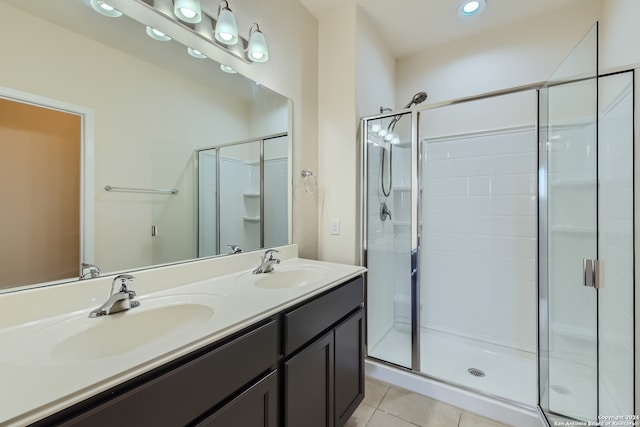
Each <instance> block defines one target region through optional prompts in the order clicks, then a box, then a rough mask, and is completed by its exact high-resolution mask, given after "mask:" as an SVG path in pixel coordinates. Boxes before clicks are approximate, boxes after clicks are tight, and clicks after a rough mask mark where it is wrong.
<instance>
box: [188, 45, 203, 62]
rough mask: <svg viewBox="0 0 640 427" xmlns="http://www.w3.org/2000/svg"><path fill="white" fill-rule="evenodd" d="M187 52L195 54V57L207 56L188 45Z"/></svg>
mask: <svg viewBox="0 0 640 427" xmlns="http://www.w3.org/2000/svg"><path fill="white" fill-rule="evenodd" d="M187 52H189V55H191V56H193V57H194V58H198V59H204V58H206V57H207V55H205V54H204V53H202V52H200V51H199V50H197V49H194V48H192V47H187Z"/></svg>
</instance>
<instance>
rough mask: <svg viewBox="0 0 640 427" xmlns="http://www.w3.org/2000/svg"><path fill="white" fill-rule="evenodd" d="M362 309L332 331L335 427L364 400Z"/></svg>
mask: <svg viewBox="0 0 640 427" xmlns="http://www.w3.org/2000/svg"><path fill="white" fill-rule="evenodd" d="M363 312H364V309H362V308H361V309H360V310H358V311H357V312H356V313H354V314H352V315H351V316H349V317H348V318H347V319H345V320H344V321H343V322H342V323H340V324H339V325H338V326H336V328H335V329H334V345H335V389H334V390H335V417H336V419H335V425H336V427H342V426H343V425H344V424H345V423H346V422H347V420H348V419H349V417H350V416H351V415H352V414H353V412H354V411H355V410H356V408H357V407H358V405H359V404H360V402H362V399H363V398H364V317H363Z"/></svg>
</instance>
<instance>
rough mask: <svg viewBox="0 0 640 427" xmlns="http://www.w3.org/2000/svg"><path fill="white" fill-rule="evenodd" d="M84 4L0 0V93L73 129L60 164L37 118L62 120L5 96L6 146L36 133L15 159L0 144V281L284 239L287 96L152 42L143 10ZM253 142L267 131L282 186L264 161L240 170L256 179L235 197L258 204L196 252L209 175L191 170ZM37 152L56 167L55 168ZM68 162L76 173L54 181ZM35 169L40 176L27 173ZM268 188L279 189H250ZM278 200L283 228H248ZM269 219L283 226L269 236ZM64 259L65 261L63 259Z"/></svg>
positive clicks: (176, 47)
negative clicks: (72, 144) (224, 235)
mask: <svg viewBox="0 0 640 427" xmlns="http://www.w3.org/2000/svg"><path fill="white" fill-rule="evenodd" d="M88 3H89V2H88V0H86V1H85V0H55V1H52V0H0V25H1V28H2V30H1V32H2V33H1V34H2V37H0V54H1V55H2V58H3V66H2V67H0V99H2V100H4V101H10V103H11V102H13V103H14V104H20V106H21V107H35V108H36V109H41V110H42V109H44V110H52V111H54V112H55V113H61V114H62V115H63V116H71V120H70V122H73V124H70V125H69V126H75V128H72V131H71V132H72V133H73V132H75V133H76V136H78V138H79V139H80V142H79V143H78V144H79V147H78V149H77V152H76V153H75V154H73V155H72V156H71V158H73V159H75V160H73V161H72V163H73V164H74V167H75V169H74V168H71V167H66V166H61V165H62V163H61V159H60V158H61V157H64V156H67V155H64V154H61V152H59V151H55V150H54V151H48V147H49V146H50V144H51V141H48V140H44V139H42V138H40V136H41V135H42V134H43V133H44V132H48V131H46V130H43V129H42V127H41V126H40V124H42V123H48V122H51V123H56V124H58V123H61V122H62V119H58V118H52V119H50V120H45V119H40V118H35V117H36V116H26V117H23V118H22V119H19V120H17V119H14V118H11V117H12V116H10V115H8V113H6V111H7V110H6V109H4V108H3V107H2V105H0V116H1V117H5V120H2V123H0V126H5V127H6V128H7V130H6V131H5V132H3V131H2V130H0V150H7V149H9V148H11V147H15V146H16V145H17V144H16V142H15V141H16V138H17V137H18V136H24V135H27V140H34V139H35V140H38V141H39V142H40V145H36V146H34V147H33V148H30V149H27V150H22V151H18V152H17V153H16V154H15V156H16V159H17V160H16V159H14V160H8V157H7V156H4V155H2V154H0V157H2V158H3V159H4V160H0V169H1V168H5V169H6V170H7V171H8V172H7V173H5V175H2V177H3V179H10V180H11V183H10V185H8V184H9V183H8V182H5V183H4V184H3V187H2V188H9V187H10V188H13V190H12V192H11V193H9V192H7V190H2V192H3V195H2V198H3V205H4V206H3V207H4V209H0V224H2V225H1V226H0V227H1V228H0V233H2V235H3V238H2V242H1V243H0V263H2V264H1V265H0V290H15V289H20V287H23V286H25V285H32V284H34V283H38V284H41V283H47V284H49V283H61V282H66V281H69V280H77V279H78V278H79V276H80V275H81V274H82V272H83V270H82V269H81V263H83V262H85V263H91V264H95V265H97V266H98V267H99V269H100V270H101V274H103V275H104V274H106V273H112V272H118V271H126V270H132V269H139V268H144V267H148V266H153V265H158V264H166V263H173V262H180V261H185V260H191V259H194V258H198V257H199V256H211V255H216V254H226V253H231V252H232V251H233V250H232V249H231V248H228V247H227V246H226V244H227V243H231V240H234V239H235V240H237V241H234V242H233V243H234V244H235V245H237V246H240V248H241V249H244V248H242V244H243V243H246V242H250V245H251V248H247V249H256V248H258V247H264V246H269V243H270V242H277V243H278V244H281V243H289V242H291V186H290V184H289V183H290V182H291V162H290V158H291V136H290V129H291V123H290V110H291V105H290V101H289V100H288V99H286V98H285V97H283V96H281V95H279V94H277V93H275V92H273V91H271V90H270V89H268V88H265V87H264V86H262V85H260V84H258V83H256V82H254V81H251V80H249V79H247V78H245V77H244V76H242V75H240V74H237V73H227V72H223V71H222V70H221V67H220V64H218V63H216V62H214V61H212V60H210V59H207V58H204V59H196V58H194V57H192V56H190V55H189V54H188V53H187V47H186V46H183V45H181V44H179V43H177V42H175V41H166V42H161V41H156V40H152V39H151V38H150V37H148V36H147V35H146V32H145V26H144V25H143V24H141V23H140V22H137V21H134V20H132V19H130V18H128V17H126V16H122V17H119V18H108V17H105V16H102V15H100V14H98V13H96V12H95V11H94V10H93V9H92V8H91V7H90V6H89V5H88ZM254 66H259V64H254ZM14 101H15V102H14ZM7 108H8V109H11V106H10V105H9V106H7ZM25 114H31V113H28V112H27V113H25ZM1 117H0V118H1ZM73 117H76V118H77V120H73ZM73 129H76V130H73ZM29 135H31V137H29ZM56 138H57V137H56ZM54 139H55V138H54ZM283 140H284V141H285V142H284V145H283V143H282V141H283ZM249 141H262V149H261V151H262V156H263V159H262V161H263V162H264V161H265V160H266V161H270V157H269V156H271V157H273V155H271V154H268V153H270V152H277V153H279V154H278V159H279V160H280V161H281V162H284V164H285V166H284V168H285V171H286V172H285V173H286V179H285V180H284V184H283V183H282V179H281V181H280V183H279V184H277V185H273V184H269V183H268V182H263V180H264V181H268V180H269V179H272V178H270V175H269V173H267V175H266V176H265V175H264V172H265V171H264V169H265V168H264V166H263V167H261V168H258V171H260V169H263V170H262V172H261V173H260V174H259V175H260V176H259V177H258V182H256V181H255V179H256V177H255V176H253V177H247V179H246V180H245V181H246V182H249V183H251V185H252V186H253V189H252V190H250V191H247V190H245V191H244V192H243V194H244V195H243V196H241V197H244V199H246V200H244V202H243V203H245V204H249V205H250V204H251V203H255V201H253V197H256V199H258V200H260V203H262V206H263V207H262V208H261V209H258V210H255V209H256V207H255V206H248V209H253V210H254V212H253V213H251V214H247V213H246V212H244V213H243V212H241V210H238V214H237V215H241V216H242V218H239V220H238V218H235V219H234V220H229V221H230V222H233V223H237V224H240V226H239V227H243V228H239V229H237V230H235V232H236V235H235V237H231V238H229V239H227V240H229V242H226V241H222V242H217V243H213V244H209V246H212V245H213V246H215V247H216V249H215V250H202V248H203V247H205V246H207V245H206V244H204V242H203V241H202V239H204V238H206V236H207V233H204V232H202V230H200V228H201V227H202V224H203V221H202V218H199V215H200V216H202V215H203V212H207V211H206V209H204V210H203V209H202V206H199V203H200V204H201V203H202V201H201V200H199V199H200V198H199V196H198V192H199V188H200V189H201V188H202V187H203V186H206V185H207V182H206V181H202V174H201V173H199V171H198V166H199V161H198V158H199V156H200V153H202V152H203V151H204V150H209V149H212V148H215V147H227V148H225V149H224V152H231V151H232V150H231V148H229V147H232V146H235V145H236V144H241V143H246V142H249ZM272 141H273V145H270V144H271V142H272ZM276 141H277V144H278V145H277V146H276V145H275V144H276ZM20 146H21V147H22V143H20ZM283 147H284V148H283ZM220 152H223V149H222V148H220ZM247 152H248V151H247ZM3 153H4V152H3ZM265 154H266V157H264V156H265ZM74 156H75V157H74ZM258 156H260V154H258ZM67 157H68V156H67ZM227 157H235V160H237V161H240V162H244V163H246V164H256V163H255V161H253V160H251V161H247V160H246V159H245V160H243V159H242V158H241V156H240V157H238V156H236V155H234V156H227ZM36 159H39V160H40V161H41V162H43V163H40V166H39V164H38V162H36V161H35V160H36ZM3 161H4V163H3ZM257 161H258V162H260V159H258V160H257ZM78 162H79V163H80V164H79V165H78ZM252 162H253V163H252ZM42 164H53V165H55V166H56V167H55V168H54V169H52V170H51V171H49V170H46V169H45V168H43V167H42ZM9 166H12V167H13V169H11V168H9ZM254 169H255V168H254ZM242 170H245V169H242ZM246 170H249V169H246ZM19 171H21V172H22V173H18V172H19ZM70 171H71V172H70ZM267 171H268V168H267ZM63 172H67V173H71V174H76V175H75V176H77V175H78V174H79V175H80V176H79V177H78V179H76V180H75V181H74V180H73V179H71V180H70V181H64V180H62V179H58V175H60V174H61V173H63ZM247 173H253V174H254V175H255V174H256V173H257V172H247ZM7 174H9V175H7ZM38 175H39V176H40V177H41V180H40V181H36V180H34V179H32V178H33V177H34V176H38ZM249 178H250V179H249ZM280 178H282V174H280ZM212 185H213V188H217V189H218V190H217V191H219V192H222V191H223V188H224V189H226V190H228V186H224V185H223V186H222V188H221V187H220V184H215V183H214V184H212ZM107 186H109V187H110V189H111V191H108V190H107V189H105V188H106V187H107ZM216 186H217V187H216ZM265 187H266V188H267V189H270V190H272V189H273V188H276V187H277V188H280V189H281V191H280V192H278V194H273V193H274V191H264V192H263V194H261V195H260V197H258V196H256V195H255V194H256V193H259V192H260V191H263V190H261V189H264V188H265ZM147 190H150V191H147ZM156 190H160V191H156ZM165 190H169V191H165ZM272 198H273V199H274V200H276V202H275V204H277V205H278V206H280V207H284V212H283V213H282V212H279V213H278V215H277V226H276V225H273V226H269V227H266V228H267V230H265V225H264V224H262V225H258V229H261V233H262V236H260V234H258V236H259V237H257V240H256V237H255V228H256V225H257V224H259V220H260V219H259V218H258V215H259V213H261V212H262V213H263V215H265V216H267V214H266V213H265V211H264V206H265V205H266V206H272V205H273V203H272V202H271V199H272ZM37 201H40V205H38V203H36V202H37ZM216 201H217V202H218V203H220V205H219V206H217V208H216V212H224V213H225V215H230V213H231V212H235V208H234V210H232V209H225V206H224V203H225V198H224V197H217V199H216ZM14 202H15V203H14ZM18 202H20V203H23V209H24V212H22V213H20V211H19V210H18V206H19V205H20V203H18ZM74 203H75V205H74ZM9 206H12V208H11V209H9ZM55 206H58V207H57V208H55ZM73 206H77V209H76V208H75V207H73ZM245 207H247V206H245ZM8 211H15V212H14V213H13V216H12V217H11V219H6V217H5V216H4V214H6V213H7V212H8ZM245 211H246V209H245ZM267 211H269V209H267ZM16 212H17V213H16ZM35 213H38V214H39V215H35ZM63 217H64V218H69V217H73V218H72V219H73V220H74V221H76V223H75V224H76V225H73V224H74V223H73V222H72V223H71V224H72V225H65V226H61V225H60V223H59V220H60V218H63ZM34 218H35V219H34ZM243 218H244V221H243ZM48 219H50V220H51V222H50V223H46V220H48ZM274 224H275V223H274ZM67 229H68V230H67ZM60 230H67V231H64V232H62V234H63V237H62V239H59V240H56V241H53V242H52V237H51V235H52V234H55V233H52V232H53V231H60ZM246 230H254V231H251V232H252V233H254V234H253V236H254V237H251V238H249V237H247V236H245V235H243V233H244V232H246ZM274 230H278V233H279V234H278V235H277V236H273V235H270V234H269V233H273V232H274ZM223 231H224V230H223ZM265 233H266V235H265ZM17 242H20V244H16V243H17ZM247 244H249V243H247ZM61 260H62V261H61ZM63 261H64V262H67V263H70V265H71V267H62V266H60V265H59V264H60V263H61V262H63ZM16 266H17V267H16ZM9 271H12V272H11V274H9V273H8V272H9ZM85 272H88V273H89V274H91V272H92V269H91V268H89V269H87V270H85Z"/></svg>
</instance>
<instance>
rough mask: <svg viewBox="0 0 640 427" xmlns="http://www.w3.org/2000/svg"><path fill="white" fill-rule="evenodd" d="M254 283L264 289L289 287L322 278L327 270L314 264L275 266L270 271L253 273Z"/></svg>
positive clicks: (315, 281) (310, 282) (306, 284)
mask: <svg viewBox="0 0 640 427" xmlns="http://www.w3.org/2000/svg"><path fill="white" fill-rule="evenodd" d="M252 276H253V280H254V285H255V286H257V287H259V288H265V289H290V288H300V287H303V286H308V285H310V284H313V283H317V282H319V281H321V280H323V279H324V278H325V277H326V276H327V270H326V269H324V268H320V267H316V266H291V267H279V266H276V267H275V268H274V270H273V271H272V272H270V273H262V274H253V275H252Z"/></svg>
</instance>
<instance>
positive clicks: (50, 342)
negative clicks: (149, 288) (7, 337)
mask: <svg viewBox="0 0 640 427" xmlns="http://www.w3.org/2000/svg"><path fill="white" fill-rule="evenodd" d="M214 299H215V298H214V297H211V296H209V295H176V296H165V297H156V298H149V299H146V300H145V299H144V298H142V299H140V303H141V304H140V306H138V307H135V308H132V309H130V310H127V311H123V312H120V313H115V314H111V315H107V316H101V317H98V318H89V317H88V313H89V311H90V309H89V310H88V311H87V313H83V314H78V315H75V316H73V317H71V318H68V319H66V320H63V321H60V322H58V323H54V324H53V325H50V326H48V327H46V328H44V329H42V330H40V331H38V332H36V333H34V334H31V335H30V336H28V337H27V338H26V339H25V340H23V342H22V344H24V346H25V350H26V349H28V347H31V346H34V347H33V348H34V349H49V354H47V355H45V357H46V358H47V359H52V360H55V361H59V362H82V361H89V360H95V359H102V358H108V357H114V356H118V355H122V354H125V353H129V352H132V351H136V350H140V349H144V348H145V347H148V346H151V345H153V344H155V343H157V342H160V341H163V340H167V339H176V338H177V337H178V338H180V337H181V336H182V335H185V334H188V332H189V331H190V330H192V329H193V328H196V327H198V326H199V325H201V324H203V323H205V322H207V321H209V320H210V319H211V318H213V316H214V315H215V310H214V308H213V305H214V304H215V303H213V301H212V300H214ZM36 351H37V350H36Z"/></svg>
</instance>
